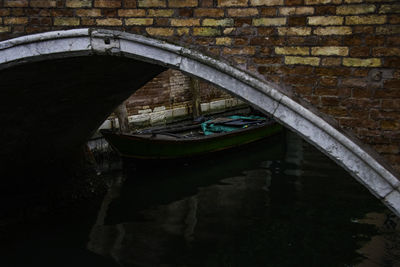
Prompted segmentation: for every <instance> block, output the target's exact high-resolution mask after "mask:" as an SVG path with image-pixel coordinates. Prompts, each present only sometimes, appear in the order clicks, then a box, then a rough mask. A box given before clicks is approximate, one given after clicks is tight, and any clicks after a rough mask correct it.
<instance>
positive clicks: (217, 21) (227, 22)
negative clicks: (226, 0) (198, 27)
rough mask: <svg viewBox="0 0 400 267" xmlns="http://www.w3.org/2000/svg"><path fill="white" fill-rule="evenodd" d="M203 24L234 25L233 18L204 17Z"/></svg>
mask: <svg viewBox="0 0 400 267" xmlns="http://www.w3.org/2000/svg"><path fill="white" fill-rule="evenodd" d="M202 25H203V26H223V27H229V26H233V19H204V20H203V22H202Z"/></svg>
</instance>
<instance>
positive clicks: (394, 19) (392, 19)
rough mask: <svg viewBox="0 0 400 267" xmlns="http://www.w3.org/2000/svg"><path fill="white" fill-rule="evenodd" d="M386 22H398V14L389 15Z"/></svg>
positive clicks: (399, 17) (399, 21) (399, 19)
mask: <svg viewBox="0 0 400 267" xmlns="http://www.w3.org/2000/svg"><path fill="white" fill-rule="evenodd" d="M388 22H389V23H390V24H400V16H399V15H397V14H396V15H389V16H388Z"/></svg>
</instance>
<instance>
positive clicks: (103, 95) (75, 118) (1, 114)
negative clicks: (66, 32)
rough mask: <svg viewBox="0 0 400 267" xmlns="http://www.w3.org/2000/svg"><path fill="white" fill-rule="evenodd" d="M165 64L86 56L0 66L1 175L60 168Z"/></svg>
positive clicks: (65, 166)
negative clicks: (0, 68)
mask: <svg viewBox="0 0 400 267" xmlns="http://www.w3.org/2000/svg"><path fill="white" fill-rule="evenodd" d="M164 70H165V68H164V67H161V66H158V65H154V64H148V63H145V62H143V61H137V60H133V59H126V58H120V57H119V58H117V57H110V56H87V57H73V58H62V59H56V60H51V61H41V62H32V63H29V64H24V65H19V66H14V67H12V68H8V69H5V70H2V71H0V80H1V90H0V124H1V125H2V130H1V131H0V138H1V140H2V148H1V149H0V161H1V166H2V168H3V170H2V172H1V173H2V176H3V177H4V174H6V175H7V176H9V177H17V176H21V175H27V174H31V175H33V174H34V175H38V174H39V175H44V174H45V173H46V172H50V173H53V172H54V170H55V169H59V170H58V173H62V172H64V171H65V170H64V169H65V168H68V164H71V159H74V158H75V159H76V158H79V157H77V154H78V153H80V152H81V151H82V146H83V145H84V144H85V142H86V141H87V140H88V138H89V137H90V136H91V135H92V134H93V131H94V130H96V129H97V128H98V127H99V125H100V124H101V122H102V121H104V120H105V119H106V117H107V116H108V115H109V114H110V113H111V112H112V111H113V110H114V109H115V107H116V106H117V105H119V104H120V103H121V102H122V101H123V100H125V99H126V98H128V97H129V96H130V95H131V94H132V93H133V92H134V91H135V90H136V89H138V88H140V87H142V86H143V85H144V84H145V83H146V82H148V81H149V80H151V79H152V78H153V77H154V76H156V75H158V74H159V73H160V72H162V71H164ZM3 181H4V180H3Z"/></svg>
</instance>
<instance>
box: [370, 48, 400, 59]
mask: <svg viewBox="0 0 400 267" xmlns="http://www.w3.org/2000/svg"><path fill="white" fill-rule="evenodd" d="M372 56H374V57H390V56H395V57H396V56H397V57H398V56H400V48H398V47H375V48H373V49H372Z"/></svg>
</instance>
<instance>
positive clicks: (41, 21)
mask: <svg viewBox="0 0 400 267" xmlns="http://www.w3.org/2000/svg"><path fill="white" fill-rule="evenodd" d="M29 25H32V26H44V25H45V26H51V25H53V21H52V19H51V18H48V17H44V18H31V19H30V21H29Z"/></svg>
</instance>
